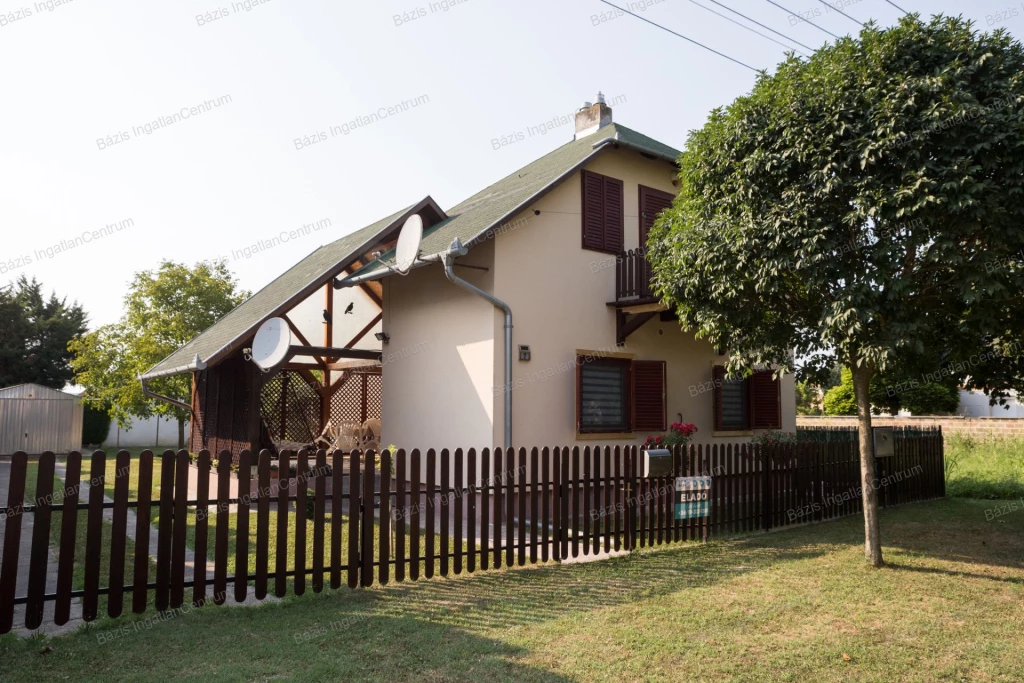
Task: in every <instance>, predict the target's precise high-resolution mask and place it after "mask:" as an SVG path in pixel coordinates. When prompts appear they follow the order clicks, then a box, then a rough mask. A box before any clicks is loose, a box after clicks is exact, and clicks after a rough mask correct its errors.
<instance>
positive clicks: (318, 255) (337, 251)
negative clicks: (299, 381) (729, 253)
mask: <svg viewBox="0 0 1024 683" xmlns="http://www.w3.org/2000/svg"><path fill="white" fill-rule="evenodd" d="M615 144H618V145H621V146H623V147H627V148H629V149H634V150H636V151H638V152H641V153H643V154H648V155H651V156H654V157H657V158H661V159H665V160H666V161H671V162H675V161H676V160H677V159H678V158H679V155H680V152H679V150H677V149H675V148H672V147H669V146H668V145H664V144H662V143H660V142H658V141H657V140H654V139H652V138H649V137H647V136H646V135H643V134H641V133H638V132H636V131H634V130H632V129H630V128H626V127H625V126H622V125H619V124H609V125H607V126H604V127H602V128H600V129H599V130H598V131H597V132H595V133H593V134H591V135H588V136H586V137H583V138H580V139H579V140H573V141H572V142H569V143H567V144H565V145H562V146H561V147H559V148H558V149H556V150H554V151H553V152H550V153H549V154H546V155H544V156H543V157H541V158H540V159H537V160H536V161H534V162H533V163H531V164H529V165H527V166H525V167H523V168H521V169H519V170H518V171H516V172H515V173H512V174H511V175H509V176H507V177H505V178H503V179H501V180H499V181H498V182H496V183H494V184H493V185H491V186H490V187H488V188H487V189H485V190H482V191H480V192H478V193H476V194H475V195H473V196H472V197H470V198H469V199H467V200H465V201H463V202H461V203H460V204H458V205H456V206H455V207H453V208H452V209H451V210H449V211H448V212H447V217H446V218H444V219H443V220H441V221H440V222H438V223H436V224H434V225H432V226H430V227H429V228H428V229H427V230H426V231H424V235H423V243H422V247H421V250H422V251H423V252H424V253H437V252H440V251H443V250H445V249H447V248H448V246H449V245H450V244H451V243H452V240H454V239H455V238H456V237H457V238H459V240H460V241H461V242H462V243H463V244H466V245H467V246H469V245H470V243H471V242H472V241H473V240H474V239H476V238H478V237H480V236H482V235H485V234H486V233H487V231H488V230H490V229H494V228H497V227H498V226H500V225H501V224H502V223H503V222H504V221H507V220H508V219H509V218H511V217H512V216H513V215H515V214H516V213H518V212H519V211H520V210H522V209H523V208H526V206H527V205H528V204H529V203H530V202H532V201H534V200H536V199H537V198H538V197H539V196H541V195H543V194H544V193H545V192H547V191H548V190H550V189H552V188H553V187H555V186H556V185H557V184H558V183H559V182H560V181H562V180H564V179H565V178H567V177H568V176H569V175H571V174H572V173H573V172H575V171H576V170H577V169H579V167H580V166H582V165H583V164H584V163H586V162H587V161H588V160H589V159H591V158H592V157H593V156H595V155H596V154H599V153H600V152H601V151H603V150H605V149H609V148H610V147H612V146H614V145H615ZM424 202H430V204H431V205H432V206H435V207H436V205H435V204H433V200H431V199H430V198H429V197H428V198H427V199H425V200H424ZM422 204H423V202H420V204H414V205H413V206H410V207H407V208H405V209H403V210H402V211H399V212H397V213H394V214H392V215H390V216H388V217H387V218H383V219H381V220H379V221H377V222H376V223H374V224H373V225H369V226H367V227H365V228H363V229H362V230H358V231H356V232H354V233H352V234H350V235H346V236H345V237H342V238H341V239H339V240H337V241H335V242H332V243H330V244H327V245H325V246H322V247H320V248H319V249H317V250H316V251H314V252H313V253H312V254H310V255H309V256H307V257H306V258H305V259H303V260H302V261H300V262H299V263H298V264H296V265H295V266H293V267H292V268H291V269H289V270H287V271H286V272H285V273H283V274H282V275H281V276H280V277H278V278H277V279H276V280H274V281H273V282H271V283H270V284H268V285H267V286H266V287H264V288H263V289H261V290H260V291H258V292H256V294H254V295H252V296H251V297H249V299H247V300H246V301H244V302H243V303H241V304H240V305H239V306H238V307H237V308H235V309H234V310H232V311H231V312H230V313H228V314H227V315H226V316H224V317H223V318H221V319H220V320H218V321H217V322H216V323H214V324H213V325H212V326H210V327H209V328H208V329H207V330H205V331H204V332H203V333H202V334H200V335H199V336H198V337H196V338H195V339H193V340H192V341H190V342H188V343H187V344H185V345H184V346H182V347H181V348H180V349H178V350H177V351H175V352H174V353H172V354H171V355H170V356H168V357H167V358H165V359H164V360H163V361H161V362H160V363H158V364H157V365H155V366H154V367H153V368H152V369H150V370H149V371H148V372H147V373H146V375H145V376H146V377H153V376H157V375H163V374H176V373H174V372H173V371H175V370H177V371H178V372H187V371H188V370H189V369H190V368H189V365H190V364H191V363H192V361H193V359H194V358H195V357H196V355H198V356H199V358H200V359H201V360H202V361H203V362H207V363H216V362H219V361H220V360H221V358H222V356H223V354H224V353H226V352H227V351H229V350H230V348H231V346H232V344H234V343H236V342H237V341H238V340H240V339H244V338H246V337H248V336H249V335H250V334H252V333H254V332H255V331H256V328H257V327H259V325H260V324H262V323H263V321H264V320H266V319H267V318H269V317H271V316H273V315H279V314H280V313H282V312H284V311H285V310H287V307H288V305H289V304H290V303H291V302H292V301H293V300H296V299H300V298H305V297H306V296H309V294H310V293H312V292H307V291H306V290H308V289H310V288H314V287H315V286H316V285H317V283H323V282H324V281H326V279H327V278H329V277H330V276H331V275H332V273H336V272H337V270H338V267H339V266H341V265H343V264H347V263H350V262H351V261H352V260H353V259H354V258H355V257H357V256H358V255H360V254H362V253H363V252H365V251H366V250H367V249H369V248H370V247H371V246H373V244H374V243H375V242H376V241H377V240H378V239H379V237H380V236H382V235H383V234H386V233H387V232H389V231H390V230H392V229H394V227H395V226H396V224H397V223H398V221H399V219H404V217H405V216H406V214H408V213H409V212H410V211H411V210H413V209H415V208H416V207H418V206H420V205H422ZM417 210H418V209H417ZM393 257H394V251H393V250H392V251H389V252H388V253H386V254H384V255H383V256H382V257H381V260H382V261H385V262H393ZM381 268H383V266H381V265H380V264H378V263H371V264H368V265H366V266H364V267H363V268H362V269H360V270H359V271H358V273H355V274H353V275H366V274H369V273H373V272H374V271H376V270H378V269H381ZM385 274H386V273H381V275H382V276H383V275H385Z"/></svg>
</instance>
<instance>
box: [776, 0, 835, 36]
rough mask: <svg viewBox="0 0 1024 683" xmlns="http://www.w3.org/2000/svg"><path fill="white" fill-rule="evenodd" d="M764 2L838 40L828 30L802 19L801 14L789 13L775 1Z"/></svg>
mask: <svg viewBox="0 0 1024 683" xmlns="http://www.w3.org/2000/svg"><path fill="white" fill-rule="evenodd" d="M764 1H765V2H767V3H768V4H770V5H775V6H776V7H778V8H779V9H780V10H782V11H783V12H785V13H786V14H788V15H789V16H791V17H799V18H800V21H804V22H807V23H808V24H810V25H811V26H813V27H814V28H816V29H818V30H819V31H825V33H827V34H829V35H830V36H832V37H833V38H835V39H836V40H839V36H837V35H836V34H834V33H832V31H829V30H826V29H823V28H822V27H820V26H818V25H817V24H815V23H814V22H813V21H809V20H807V19H804V18H803V16H802V15H801V14H799V13H797V12H791V11H790V10H788V9H786V8H785V7H783V6H782V5H780V4H779V3H777V2H775V0H764Z"/></svg>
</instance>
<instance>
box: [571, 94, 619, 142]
mask: <svg viewBox="0 0 1024 683" xmlns="http://www.w3.org/2000/svg"><path fill="white" fill-rule="evenodd" d="M611 122H612V108H611V107H609V106H608V105H607V104H605V102H604V95H603V94H601V93H597V102H595V103H594V104H591V103H590V102H584V103H583V106H582V107H580V108H579V109H578V110H577V111H576V137H575V138H574V139H575V140H579V139H580V138H583V137H586V136H588V135H590V134H591V133H596V132H597V131H598V129H600V128H603V127H605V126H607V125H608V124H610V123H611Z"/></svg>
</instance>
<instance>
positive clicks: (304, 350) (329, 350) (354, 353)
mask: <svg viewBox="0 0 1024 683" xmlns="http://www.w3.org/2000/svg"><path fill="white" fill-rule="evenodd" d="M288 355H289V356H323V357H324V358H363V359H366V360H376V361H379V360H380V359H381V357H382V356H383V355H384V354H382V353H381V352H380V351H373V350H366V349H339V348H337V347H328V346H290V347H288Z"/></svg>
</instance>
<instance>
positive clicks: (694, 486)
mask: <svg viewBox="0 0 1024 683" xmlns="http://www.w3.org/2000/svg"><path fill="white" fill-rule="evenodd" d="M710 508H711V477H677V478H676V519H695V518H697V517H707V516H708V514H709V512H710Z"/></svg>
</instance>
